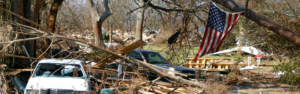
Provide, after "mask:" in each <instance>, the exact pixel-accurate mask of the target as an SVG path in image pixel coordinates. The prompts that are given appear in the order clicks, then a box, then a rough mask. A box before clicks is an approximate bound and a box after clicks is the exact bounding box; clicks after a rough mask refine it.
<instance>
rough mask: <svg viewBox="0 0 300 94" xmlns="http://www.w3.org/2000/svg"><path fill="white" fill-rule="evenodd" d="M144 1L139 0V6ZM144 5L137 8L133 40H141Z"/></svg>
mask: <svg viewBox="0 0 300 94" xmlns="http://www.w3.org/2000/svg"><path fill="white" fill-rule="evenodd" d="M144 4H145V1H144V0H140V2H139V6H144ZM145 9H146V8H145V7H142V8H139V9H138V14H137V19H136V29H135V32H136V33H135V40H140V39H141V40H143V36H142V32H143V21H144V12H145Z"/></svg>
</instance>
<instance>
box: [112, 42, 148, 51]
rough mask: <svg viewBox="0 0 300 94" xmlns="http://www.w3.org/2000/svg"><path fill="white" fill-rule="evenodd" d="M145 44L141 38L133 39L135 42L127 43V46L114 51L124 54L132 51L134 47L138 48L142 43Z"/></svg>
mask: <svg viewBox="0 0 300 94" xmlns="http://www.w3.org/2000/svg"><path fill="white" fill-rule="evenodd" d="M145 44H146V42H144V41H142V40H137V41H135V42H133V43H131V44H129V45H128V46H126V47H124V48H122V49H120V50H118V51H117V52H116V54H123V55H124V54H127V53H129V52H131V51H133V50H134V49H136V48H138V47H140V46H143V45H145Z"/></svg>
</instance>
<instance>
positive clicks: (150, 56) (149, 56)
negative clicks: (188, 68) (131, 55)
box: [142, 52, 167, 64]
mask: <svg viewBox="0 0 300 94" xmlns="http://www.w3.org/2000/svg"><path fill="white" fill-rule="evenodd" d="M142 54H143V55H144V57H145V59H146V61H147V62H148V63H151V64H158V63H159V64H164V63H167V62H166V60H165V59H164V58H163V57H162V56H161V55H160V54H159V53H155V52H142Z"/></svg>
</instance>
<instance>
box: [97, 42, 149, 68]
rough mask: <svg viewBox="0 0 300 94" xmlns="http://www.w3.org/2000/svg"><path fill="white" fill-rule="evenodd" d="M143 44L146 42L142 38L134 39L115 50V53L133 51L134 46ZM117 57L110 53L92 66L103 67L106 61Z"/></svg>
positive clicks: (108, 61)
mask: <svg viewBox="0 0 300 94" xmlns="http://www.w3.org/2000/svg"><path fill="white" fill-rule="evenodd" d="M145 44H146V43H145V42H144V41H142V40H138V41H135V42H133V43H131V44H129V45H128V46H126V47H124V48H122V49H120V50H118V51H117V52H116V54H122V55H124V54H127V53H129V52H131V51H133V50H134V49H136V48H138V47H140V46H143V45H145ZM117 58H118V57H114V56H112V55H110V56H108V57H106V58H104V59H102V60H101V61H99V62H98V63H97V64H95V65H94V66H93V68H103V67H105V66H106V63H110V62H112V61H115V60H116V59H117Z"/></svg>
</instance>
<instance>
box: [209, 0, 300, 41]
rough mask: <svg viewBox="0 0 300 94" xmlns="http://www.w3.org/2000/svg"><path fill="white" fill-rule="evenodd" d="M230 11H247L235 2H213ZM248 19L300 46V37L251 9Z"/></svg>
mask: <svg viewBox="0 0 300 94" xmlns="http://www.w3.org/2000/svg"><path fill="white" fill-rule="evenodd" d="M212 1H214V2H216V3H218V4H220V5H222V6H224V7H226V8H228V9H230V10H233V11H236V12H238V11H245V7H244V6H243V5H241V4H238V3H236V2H234V1H233V0H212ZM244 15H245V16H246V17H247V18H248V19H250V20H252V21H254V22H256V23H258V24H259V25H261V26H264V27H266V28H268V29H269V30H271V31H273V32H275V33H276V34H278V35H280V36H282V37H284V38H286V39H287V40H289V41H291V42H293V43H294V44H295V45H297V46H300V36H299V35H297V34H296V33H294V32H293V31H291V30H289V29H287V28H286V27H284V26H281V25H279V24H277V23H276V22H274V21H272V20H270V19H268V18H266V17H265V16H263V15H260V14H258V13H256V12H254V11H252V10H250V9H249V12H248V13H245V14H244Z"/></svg>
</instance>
